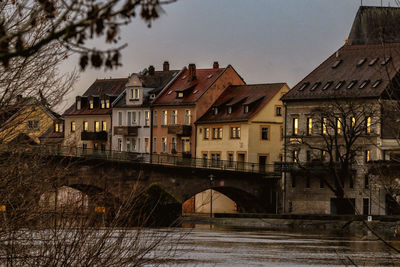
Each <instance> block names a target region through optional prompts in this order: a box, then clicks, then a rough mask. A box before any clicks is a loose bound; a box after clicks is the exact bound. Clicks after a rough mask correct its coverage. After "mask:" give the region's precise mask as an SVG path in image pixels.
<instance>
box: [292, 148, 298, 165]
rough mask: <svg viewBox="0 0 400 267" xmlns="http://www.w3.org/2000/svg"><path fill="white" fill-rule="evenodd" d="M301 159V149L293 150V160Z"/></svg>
mask: <svg viewBox="0 0 400 267" xmlns="http://www.w3.org/2000/svg"><path fill="white" fill-rule="evenodd" d="M298 160H299V151H297V150H293V162H295V163H296V162H298Z"/></svg>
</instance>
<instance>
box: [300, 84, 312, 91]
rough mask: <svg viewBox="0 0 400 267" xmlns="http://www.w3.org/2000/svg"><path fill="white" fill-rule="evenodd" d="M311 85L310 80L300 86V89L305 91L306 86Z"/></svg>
mask: <svg viewBox="0 0 400 267" xmlns="http://www.w3.org/2000/svg"><path fill="white" fill-rule="evenodd" d="M309 85H310V83H309V82H305V83H303V84H302V85H301V86H300V88H299V91H303V90H304V89H306V87H307V86H309Z"/></svg>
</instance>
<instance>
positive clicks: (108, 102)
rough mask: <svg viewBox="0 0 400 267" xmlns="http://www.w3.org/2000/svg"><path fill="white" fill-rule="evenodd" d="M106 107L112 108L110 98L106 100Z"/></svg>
mask: <svg viewBox="0 0 400 267" xmlns="http://www.w3.org/2000/svg"><path fill="white" fill-rule="evenodd" d="M106 108H110V100H109V99H107V100H106Z"/></svg>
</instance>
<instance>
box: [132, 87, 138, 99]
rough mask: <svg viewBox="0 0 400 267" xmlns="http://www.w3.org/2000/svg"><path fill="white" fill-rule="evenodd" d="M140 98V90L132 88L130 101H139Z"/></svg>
mask: <svg viewBox="0 0 400 267" xmlns="http://www.w3.org/2000/svg"><path fill="white" fill-rule="evenodd" d="M139 97H140V92H139V88H132V89H131V95H130V99H131V100H139Z"/></svg>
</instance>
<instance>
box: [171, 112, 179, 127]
mask: <svg viewBox="0 0 400 267" xmlns="http://www.w3.org/2000/svg"><path fill="white" fill-rule="evenodd" d="M177 123H178V111H177V110H173V111H172V124H177Z"/></svg>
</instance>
